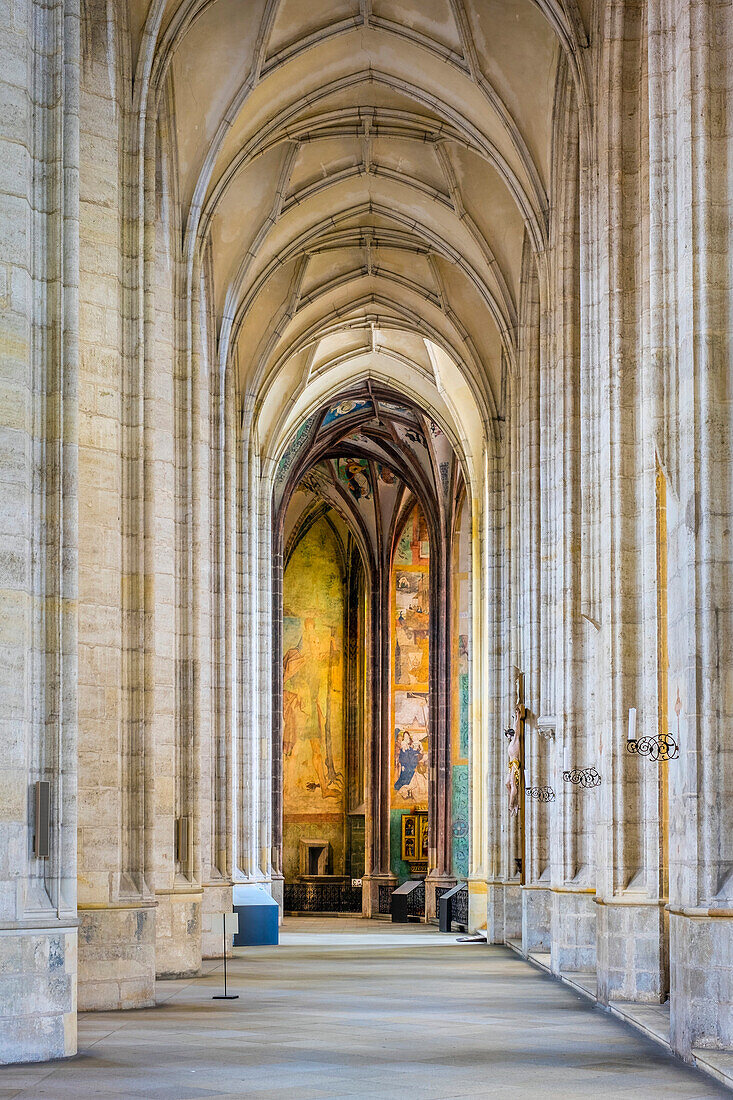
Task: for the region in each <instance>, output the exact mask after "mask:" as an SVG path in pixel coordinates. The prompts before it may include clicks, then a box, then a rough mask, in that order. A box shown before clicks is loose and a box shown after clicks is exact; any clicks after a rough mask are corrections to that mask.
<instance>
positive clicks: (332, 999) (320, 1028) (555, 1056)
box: [0, 919, 729, 1100]
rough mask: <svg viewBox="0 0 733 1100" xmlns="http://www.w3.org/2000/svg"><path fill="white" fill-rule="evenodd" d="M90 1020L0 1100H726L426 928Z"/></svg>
mask: <svg viewBox="0 0 733 1100" xmlns="http://www.w3.org/2000/svg"><path fill="white" fill-rule="evenodd" d="M205 969H206V973H205V974H204V975H203V976H202V977H200V978H196V979H186V980H181V981H167V982H161V983H160V984H159V986H158V1005H157V1007H156V1008H151V1009H147V1010H144V1011H134V1012H125V1013H95V1014H87V1015H84V1016H82V1017H80V1020H79V1049H80V1051H81V1053H80V1054H79V1056H78V1057H77V1058H75V1059H73V1060H71V1061H69V1062H55V1063H46V1064H43V1065H36V1066H25V1067H13V1066H9V1067H6V1068H5V1069H0V1097H16V1096H17V1097H23V1098H24V1100H31V1098H33V1097H52V1098H53V1100H67V1098H68V1100H82V1098H86V1097H93V1096H99V1097H145V1098H146V1100H185V1098H188V1097H190V1098H192V1100H193V1098H197V1097H252V1098H258V1100H265V1098H275V1097H277V1098H283V1097H292V1098H297V1100H315V1098H317V1097H328V1098H330V1100H336V1098H337V1097H343V1098H345V1100H346V1098H350V1100H354V1098H357V1097H364V1098H374V1100H392V1098H395V1100H449V1098H456V1100H458V1098H459V1097H474V1098H476V1097H533V1098H538V1100H550V1098H552V1097H558V1098H561V1097H562V1098H563V1100H564V1098H567V1097H583V1098H586V1097H593V1098H595V1100H611V1098H616V1097H632V1096H633V1097H636V1098H644V1100H646V1098H648V1097H654V1098H657V1097H658V1098H664V1100H669V1098H672V1097H678V1098H680V1100H693V1098H695V1100H697V1098H702V1097H722V1096H728V1095H729V1093H727V1092H725V1091H723V1090H722V1088H720V1087H719V1086H717V1085H716V1084H715V1082H713V1081H711V1080H709V1079H708V1078H706V1077H705V1076H703V1075H701V1074H699V1073H697V1072H696V1071H694V1070H691V1069H688V1068H687V1067H686V1066H684V1065H682V1063H680V1062H678V1061H676V1060H675V1059H674V1058H672V1057H671V1056H669V1055H666V1054H664V1052H663V1051H662V1050H661V1049H660V1048H659V1047H657V1046H656V1045H655V1044H654V1043H652V1042H651V1041H649V1040H647V1039H645V1038H644V1037H643V1036H641V1035H638V1034H637V1033H635V1032H633V1031H632V1030H631V1029H630V1028H628V1027H627V1026H625V1025H624V1024H622V1023H621V1022H619V1021H618V1020H616V1019H614V1018H613V1017H611V1016H609V1015H607V1014H606V1013H603V1012H601V1011H599V1010H597V1009H594V1008H593V1007H591V1006H590V1005H589V1003H588V1002H587V1001H586V1000H584V999H583V998H582V997H580V996H579V995H577V994H575V993H574V992H573V991H572V990H570V989H568V988H567V987H564V986H562V985H560V984H559V983H557V982H555V981H553V980H552V979H551V978H548V977H546V976H544V975H543V974H541V973H540V972H538V971H537V970H535V969H534V968H533V967H531V966H530V965H528V964H527V963H526V962H524V961H523V960H522V959H519V958H517V957H516V956H515V955H514V953H513V952H512V951H511V950H509V949H508V948H503V947H486V946H485V945H476V944H459V943H457V942H456V937H447V936H441V935H440V934H439V933H438V932H436V931H435V930H433V929H429V928H424V927H422V926H412V925H411V926H407V927H400V926H394V925H390V924H383V923H379V922H366V921H359V920H316V919H312V920H288V921H286V923H285V926H284V929H283V936H282V944H281V946H280V947H279V948H248V949H244V950H242V951H241V952H240V953H239V957H237V958H236V959H234V960H233V961H232V963H231V965H230V967H229V973H230V978H231V982H230V991H231V990H233V991H234V992H237V993H239V995H240V996H239V1000H237V1001H214V1000H212V999H211V997H212V994H214V993H217V992H219V991H220V988H221V965H220V964H218V963H213V962H211V963H208V964H207V965H206V968H205Z"/></svg>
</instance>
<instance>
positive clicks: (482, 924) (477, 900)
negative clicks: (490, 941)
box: [466, 879, 488, 932]
mask: <svg viewBox="0 0 733 1100" xmlns="http://www.w3.org/2000/svg"><path fill="white" fill-rule="evenodd" d="M466 885H467V886H468V931H469V932H479V931H483V930H484V929H485V928H487V921H486V908H487V900H488V898H487V890H488V886H487V884H486V881H485V879H469V880H468V882H467V883H466Z"/></svg>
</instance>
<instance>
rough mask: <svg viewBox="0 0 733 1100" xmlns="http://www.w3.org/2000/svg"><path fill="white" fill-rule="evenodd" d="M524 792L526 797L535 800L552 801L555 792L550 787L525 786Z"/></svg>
mask: <svg viewBox="0 0 733 1100" xmlns="http://www.w3.org/2000/svg"><path fill="white" fill-rule="evenodd" d="M524 792H525V794H526V795H527V797H528V798H533V799H534V800H535V802H554V801H555V792H554V790H553V789H552V787H525V788H524Z"/></svg>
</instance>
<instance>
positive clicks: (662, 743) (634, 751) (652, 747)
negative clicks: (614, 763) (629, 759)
mask: <svg viewBox="0 0 733 1100" xmlns="http://www.w3.org/2000/svg"><path fill="white" fill-rule="evenodd" d="M675 710H676V706H675ZM678 722H679V713H678ZM626 751H627V752H628V753H629V754H630V755H631V756H648V757H649V759H650V760H676V759H677V757H678V756H679V754H680V749H679V745H678V744H677V742H676V741H675V739H674V737H673V736H672V734H671V733H660V734H657V735H656V736H655V737H640V738H639V739H638V740H637V737H636V707H631V709H630V710H629V732H628V735H627V738H626Z"/></svg>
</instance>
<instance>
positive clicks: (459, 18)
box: [130, 0, 588, 416]
mask: <svg viewBox="0 0 733 1100" xmlns="http://www.w3.org/2000/svg"><path fill="white" fill-rule="evenodd" d="M586 6H587V4H586ZM587 15H588V12H586V11H583V10H582V5H581V6H578V5H576V0H511V2H504V0H430V2H429V3H425V2H423V0H421V2H417V0H407V2H399V3H397V2H395V0H337V2H333V0H317V2H315V3H311V4H308V5H303V4H301V3H300V2H298V0H253V2H252V3H247V4H242V3H241V2H240V0H185V2H180V0H178V2H173V0H168V3H165V2H163V0H151V2H150V3H146V2H144V0H134V2H132V3H131V4H130V17H131V24H132V26H131V29H132V36H133V44H134V49H135V51H136V57H135V59H134V64H135V67H136V73H137V88H138V89H139V91H138V94H139V95H140V97H141V104H140V106H141V109H142V111H143V114H144V117H146V118H147V119H148V120H149V122H148V125H155V122H154V121H153V120H155V119H156V118H157V119H158V122H159V125H160V127H161V133H162V136H163V137H164V138H165V141H164V144H165V147H166V149H167V150H168V152H169V153H170V154H171V157H170V159H171V173H172V180H171V188H172V189H174V190H175V193H176V197H177V199H178V201H179V203H180V210H181V217H182V225H181V237H182V248H183V253H182V259H183V261H184V266H185V270H186V279H187V283H188V287H187V289H188V290H189V291H190V290H191V289H192V288H194V287H195V285H196V280H197V278H198V277H199V276H198V272H199V271H201V270H204V271H205V272H206V277H207V278H208V280H209V284H210V285H209V288H208V290H209V293H208V297H209V299H210V303H211V308H212V310H213V314H214V316H213V328H214V330H215V333H216V339H217V347H218V356H219V362H220V364H221V368H222V370H224V371H226V370H227V369H229V367H230V366H231V367H232V368H233V369H234V370H235V372H236V383H237V388H238V390H239V393H240V395H241V399H242V400H243V402H244V403H245V404H246V403H247V402H246V398H247V397H251V398H252V399H254V401H255V402H258V401H261V400H262V398H263V396H264V395H266V394H268V393H271V392H272V390H273V388H275V389H276V390H277V392H278V394H279V395H280V397H281V399H285V400H287V399H288V397H289V396H291V395H292V394H293V391H294V387H295V386H296V384H297V383H302V382H303V381H306V382H307V381H309V380H310V379H311V378H312V377H313V376H314V375H316V374H318V372H319V371H323V370H324V369H326V367H327V366H329V365H332V364H334V363H341V362H343V361H344V359H345V358H346V357H351V358H352V359H353V358H354V357H355V356H358V355H359V354H363V353H365V352H369V351H372V352H373V351H374V350H375V348H376V343H377V341H378V349H379V351H380V352H381V353H382V354H383V355H385V356H387V357H390V356H394V357H397V358H402V359H403V360H404V358H405V356H406V355H407V358H408V359H410V361H411V362H412V363H414V362H415V361H416V360H415V356H414V355H411V354H410V351H409V350H408V351H407V352H406V350H405V343H406V342H407V343H409V342H410V340H411V339H412V340H413V342H414V338H415V337H418V338H419V339H422V338H429V339H431V340H432V341H433V342H434V343H435V344H437V345H438V346H440V347H442V348H443V349H444V351H445V352H446V354H447V355H448V356H450V358H451V359H452V361H453V362H454V363H455V364H457V365H458V367H459V369H460V371H461V373H462V374H463V376H464V377H465V378H466V379H467V380H469V383H470V388H471V390H472V392H473V394H474V400H475V401H476V402H477V403H478V404H479V405H480V406H481V407H482V408H483V409H484V410H485V414H484V415H486V416H495V415H497V413H498V414H499V415H501V413H502V408H501V404H502V400H503V399H502V378H503V376H504V372H505V371H506V370H513V369H514V367H515V365H516V361H517V323H518V304H519V294H520V282H521V273H522V256H523V253H524V250H525V248H526V247H527V245H529V247H530V249H531V251H532V253H533V254H534V255H535V257H536V260H537V263H538V266H539V267H540V269H541V268H542V264H543V260H542V256H543V254H544V251H545V248H546V246H547V244H548V217H547V212H548V199H547V195H548V192H549V189H550V185H551V178H550V177H551V171H552V169H551V163H552V148H551V134H552V112H553V104H554V98H555V86H556V80H557V73H558V66H559V65H563V66H566V67H567V69H568V71H569V72H570V74H571V77H572V79H573V81H574V83H575V86H576V89H577V95H578V99H579V102H580V103H581V105H583V103H584V87H585V83H584V73H583V68H582V60H579V59H582V49H581V47H582V46H583V45H584V44H585V41H586V36H585V30H584V29H583V19H584V17H587ZM141 139H142V134H141ZM188 298H189V299H190V294H189V295H188ZM375 334H378V337H376V336H375ZM422 356H423V357H424V350H423V352H422ZM419 358H420V357H419V356H418V359H419ZM428 369H430V368H429V367H428Z"/></svg>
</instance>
